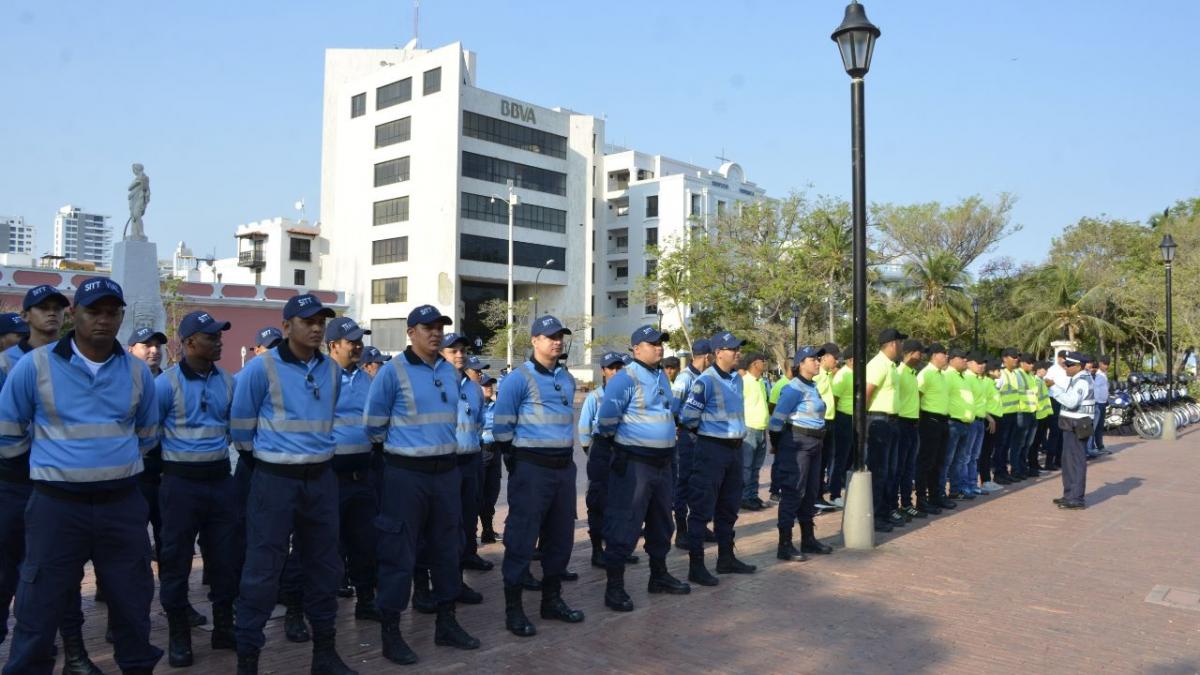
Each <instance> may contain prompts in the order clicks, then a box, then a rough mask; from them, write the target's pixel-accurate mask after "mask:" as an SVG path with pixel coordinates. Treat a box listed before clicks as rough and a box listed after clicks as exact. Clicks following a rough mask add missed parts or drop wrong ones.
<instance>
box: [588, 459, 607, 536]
mask: <svg viewBox="0 0 1200 675" xmlns="http://www.w3.org/2000/svg"><path fill="white" fill-rule="evenodd" d="M611 464H612V441H611V440H610V439H608V438H605V437H603V436H594V437H592V447H591V448H589V449H588V457H587V478H588V485H587V496H586V497H584V504H585V505H586V506H587V521H588V534H590V535H592V536H593V537H603V536H604V513H605V510H606V506H607V504H608V479H609V465H611Z"/></svg>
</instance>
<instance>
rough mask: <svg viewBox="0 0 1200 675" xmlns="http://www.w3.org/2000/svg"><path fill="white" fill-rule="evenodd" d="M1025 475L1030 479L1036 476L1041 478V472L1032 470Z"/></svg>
mask: <svg viewBox="0 0 1200 675" xmlns="http://www.w3.org/2000/svg"><path fill="white" fill-rule="evenodd" d="M1025 475H1026V476H1029V477H1030V478H1037V477H1038V476H1041V475H1042V472H1041V471H1034V470H1032V469H1031V470H1030V471H1029V473H1027V474H1025Z"/></svg>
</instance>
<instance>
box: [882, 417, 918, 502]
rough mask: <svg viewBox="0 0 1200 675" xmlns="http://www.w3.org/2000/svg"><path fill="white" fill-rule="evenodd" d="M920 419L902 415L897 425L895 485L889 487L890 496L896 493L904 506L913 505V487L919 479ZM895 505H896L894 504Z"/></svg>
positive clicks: (893, 482)
mask: <svg viewBox="0 0 1200 675" xmlns="http://www.w3.org/2000/svg"><path fill="white" fill-rule="evenodd" d="M918 424H919V423H918V421H917V420H915V419H912V418H909V417H901V418H900V419H899V422H898V424H897V426H896V475H895V476H894V477H893V478H892V485H893V486H894V487H889V488H888V496H889V497H890V496H891V495H893V494H895V495H897V497H898V498H899V500H900V506H901V507H902V508H908V507H910V506H912V505H913V487H914V485H915V483H916V480H917V455H918V454H920V449H921V434H920V431H919V429H918ZM893 506H894V505H893Z"/></svg>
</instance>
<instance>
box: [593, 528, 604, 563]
mask: <svg viewBox="0 0 1200 675" xmlns="http://www.w3.org/2000/svg"><path fill="white" fill-rule="evenodd" d="M592 567H595V568H598V569H604V540H603V539H602V538H600V537H598V536H596V535H592Z"/></svg>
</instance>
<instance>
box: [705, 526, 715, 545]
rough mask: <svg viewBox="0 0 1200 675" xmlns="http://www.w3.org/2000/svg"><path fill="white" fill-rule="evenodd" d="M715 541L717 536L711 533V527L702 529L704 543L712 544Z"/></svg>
mask: <svg viewBox="0 0 1200 675" xmlns="http://www.w3.org/2000/svg"><path fill="white" fill-rule="evenodd" d="M716 541H717V535H716V533H715V532H713V531H712V528H711V527H706V528H704V543H706V544H714V543H716Z"/></svg>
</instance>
